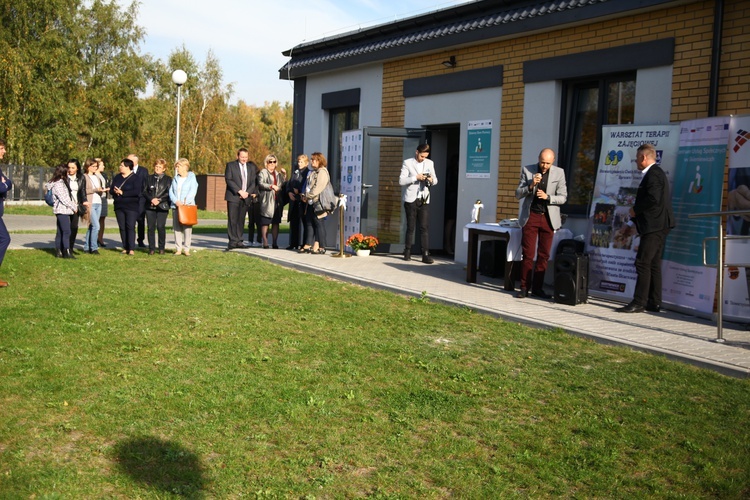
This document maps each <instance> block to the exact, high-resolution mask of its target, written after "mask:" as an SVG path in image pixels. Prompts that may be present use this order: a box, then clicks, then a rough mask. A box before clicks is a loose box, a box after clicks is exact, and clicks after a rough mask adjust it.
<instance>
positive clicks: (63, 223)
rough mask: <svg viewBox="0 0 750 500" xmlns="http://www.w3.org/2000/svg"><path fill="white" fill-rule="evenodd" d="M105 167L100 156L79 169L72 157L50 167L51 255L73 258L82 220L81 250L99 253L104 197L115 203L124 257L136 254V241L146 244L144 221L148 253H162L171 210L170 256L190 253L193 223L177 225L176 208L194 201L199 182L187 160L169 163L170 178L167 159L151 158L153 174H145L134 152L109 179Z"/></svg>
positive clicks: (105, 210) (106, 208)
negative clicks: (172, 238) (54, 227)
mask: <svg viewBox="0 0 750 500" xmlns="http://www.w3.org/2000/svg"><path fill="white" fill-rule="evenodd" d="M105 168H106V166H105V164H104V161H103V160H102V159H101V158H92V159H88V160H86V161H85V162H84V164H83V169H81V164H80V162H79V161H78V160H77V159H75V158H72V159H70V160H68V161H67V162H66V163H63V164H61V165H58V166H57V167H55V172H54V174H53V175H52V179H51V180H50V181H49V183H47V186H46V188H47V189H48V190H50V191H51V193H52V212H53V213H54V214H55V218H56V224H57V233H56V234H55V254H56V256H57V257H59V258H66V259H75V241H76V238H77V236H78V228H79V223H80V221H83V222H84V224H86V234H85V236H84V243H83V251H84V252H85V253H89V254H92V255H99V248H100V247H105V246H106V244H105V242H104V229H105V220H106V217H107V215H108V212H109V199H111V200H112V202H113V205H114V211H115V217H116V219H117V225H118V227H119V230H120V241H121V242H122V253H123V254H124V255H135V249H136V245H137V246H138V247H141V248H146V243H145V239H146V236H145V234H146V227H145V221H146V220H148V253H149V255H154V254H155V253H156V252H158V253H159V254H162V255H163V254H165V253H166V249H165V246H166V222H167V216H168V214H169V210H170V209H172V210H173V212H174V221H173V226H172V227H173V230H174V234H175V255H181V254H183V253H184V255H190V240H191V233H192V226H186V225H183V224H181V223H180V221H179V218H178V217H177V209H176V208H177V207H179V206H180V205H195V196H196V195H197V194H198V181H197V179H196V177H195V174H194V173H193V172H190V162H189V161H188V160H187V159H185V158H180V159H179V160H178V161H177V162H176V163H175V164H174V168H175V175H174V178H172V177H170V176H169V175H167V174H166V171H167V161H166V160H164V159H161V158H160V159H158V160H156V161H155V162H154V164H153V173H152V174H149V173H148V171H147V169H146V168H145V167H141V166H140V165H139V164H138V156H136V155H134V154H131V155H128V156H127V157H126V158H123V160H122V161H121V162H120V165H119V167H118V173H117V174H116V175H114V176H113V177H112V179H111V180H110V179H108V178H107V175H106V173H105ZM157 235H158V238H157ZM136 241H137V243H136Z"/></svg>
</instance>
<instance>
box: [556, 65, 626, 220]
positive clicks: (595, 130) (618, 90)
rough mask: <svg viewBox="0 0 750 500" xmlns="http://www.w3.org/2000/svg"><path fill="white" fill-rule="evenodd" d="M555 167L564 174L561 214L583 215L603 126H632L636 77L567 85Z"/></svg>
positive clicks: (610, 78)
mask: <svg viewBox="0 0 750 500" xmlns="http://www.w3.org/2000/svg"><path fill="white" fill-rule="evenodd" d="M563 103H564V106H563V117H562V119H563V121H562V123H563V124H564V127H563V129H562V130H561V134H562V136H561V144H562V147H561V148H560V149H561V151H560V158H559V160H558V164H560V165H562V166H563V167H564V168H565V170H566V178H567V181H568V202H567V205H566V206H565V207H564V210H565V211H566V212H568V213H571V214H586V213H587V210H588V205H589V203H590V202H591V196H592V194H593V191H594V183H595V181H596V170H597V165H598V164H599V152H600V149H601V144H602V125H616V124H628V123H633V119H634V116H635V73H628V74H622V75H616V76H610V77H603V78H598V79H586V80H576V81H569V82H566V85H565V87H564V97H563Z"/></svg>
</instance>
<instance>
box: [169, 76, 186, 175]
mask: <svg viewBox="0 0 750 500" xmlns="http://www.w3.org/2000/svg"><path fill="white" fill-rule="evenodd" d="M172 81H173V82H174V84H175V85H177V140H176V141H175V146H174V161H175V162H177V160H179V159H180V100H181V98H182V92H181V91H182V86H183V85H184V84H185V82H186V81H187V73H185V72H184V71H182V70H181V69H178V70H175V71H174V73H172Z"/></svg>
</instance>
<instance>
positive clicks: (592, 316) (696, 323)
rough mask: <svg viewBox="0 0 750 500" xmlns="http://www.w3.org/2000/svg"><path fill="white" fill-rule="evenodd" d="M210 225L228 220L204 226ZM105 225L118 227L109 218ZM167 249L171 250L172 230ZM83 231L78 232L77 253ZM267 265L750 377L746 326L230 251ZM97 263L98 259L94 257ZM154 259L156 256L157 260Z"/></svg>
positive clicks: (13, 222)
mask: <svg viewBox="0 0 750 500" xmlns="http://www.w3.org/2000/svg"><path fill="white" fill-rule="evenodd" d="M4 220H5V223H6V225H7V226H8V229H9V230H10V231H11V232H12V233H13V231H24V230H31V231H39V230H50V229H51V230H54V224H55V222H54V219H53V218H52V217H45V216H13V215H6V216H5V217H4ZM201 223H202V224H205V225H214V224H225V223H226V221H223V220H217V221H201ZM107 227H117V223H116V222H115V221H114V219H112V220H111V221H110V220H108V221H107ZM167 235H168V236H167V245H168V247H169V246H173V244H174V243H173V242H174V239H173V236H172V234H171V231H168V232H167ZM54 236H55V235H54V233H50V234H39V233H15V234H11V238H12V242H11V248H12V249H19V248H21V249H22V248H26V249H33V248H52V247H54V243H53V242H54ZM82 238H83V232H81V234H79V238H78V242H79V245H78V246H79V248H80V244H81V241H82ZM105 241H106V242H107V248H116V247H118V246H119V238H118V237H117V235H116V234H114V233H112V234H108V235H107V237H105ZM226 244H227V239H226V235H224V234H207V235H202V234H195V235H193V250H204V249H207V250H223V249H224V248H226ZM286 245H287V236H286V235H282V236H281V237H280V246H281V247H282V248H284V247H285V246H286ZM232 251H233V252H239V253H243V254H246V255H248V256H254V257H258V258H261V259H265V260H267V261H269V262H273V263H275V264H278V265H281V266H284V267H288V268H292V269H296V270H298V271H302V272H306V273H314V274H319V275H324V276H329V277H332V278H335V279H339V280H342V281H347V282H352V283H356V284H359V285H362V286H368V287H373V288H380V289H385V290H390V291H393V292H395V293H399V294H405V295H410V296H415V297H419V296H421V295H422V293H423V292H425V293H426V296H427V297H428V298H429V299H430V300H432V301H436V302H442V303H446V304H453V305H458V306H465V307H470V308H472V309H474V310H477V311H480V312H483V313H485V314H491V315H493V316H497V317H501V318H503V319H505V320H507V321H513V322H518V323H524V324H527V325H531V326H534V327H538V328H556V327H559V328H562V329H564V330H566V331H567V332H569V333H571V334H574V335H579V336H582V337H586V338H590V339H593V340H595V341H597V342H601V343H606V344H614V345H623V346H628V347H631V348H634V349H637V350H641V351H645V352H650V353H654V354H660V355H664V356H667V357H669V358H672V359H676V360H680V361H683V362H686V363H690V364H693V365H696V366H700V367H703V368H708V369H712V370H715V371H718V372H720V373H723V374H725V375H730V376H733V377H739V378H750V329H749V328H748V325H747V324H736V323H729V322H726V321H725V322H724V339H725V342H724V343H717V342H715V341H714V339H715V338H716V325H715V322H713V321H710V320H706V319H702V318H697V317H694V316H689V315H685V314H681V313H677V312H674V311H662V312H661V313H659V314H654V313H642V314H622V313H617V312H615V309H616V308H617V307H619V306H620V305H621V304H618V303H614V302H609V301H606V300H602V299H597V298H589V301H588V303H586V304H579V305H576V306H568V305H563V304H556V303H554V302H552V301H545V300H540V299H536V298H528V299H523V300H520V299H516V298H515V297H514V294H512V293H511V292H508V291H505V290H504V289H503V283H502V280H501V279H496V278H489V277H486V276H482V275H478V277H477V283H475V284H471V283H467V282H466V270H465V267H464V266H463V265H462V264H457V263H454V262H453V261H452V260H448V259H441V258H436V261H435V263H434V264H432V265H427V264H422V263H421V262H420V261H419V260H412V261H411V262H405V261H404V260H403V259H402V258H401V256H400V255H392V254H390V255H389V254H374V255H371V256H370V257H364V258H363V257H351V258H336V257H332V256H331V253H330V252H329V253H327V254H325V255H310V254H298V253H297V252H292V251H286V250H273V249H261V248H258V247H253V248H246V249H242V250H232ZM92 258H93V257H92ZM154 258H159V257H158V256H156V257H154Z"/></svg>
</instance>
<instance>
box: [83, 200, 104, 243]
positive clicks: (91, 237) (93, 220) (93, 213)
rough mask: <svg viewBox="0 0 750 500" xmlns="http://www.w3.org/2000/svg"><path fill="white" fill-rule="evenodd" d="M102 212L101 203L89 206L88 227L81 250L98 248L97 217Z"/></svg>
mask: <svg viewBox="0 0 750 500" xmlns="http://www.w3.org/2000/svg"><path fill="white" fill-rule="evenodd" d="M101 213H102V206H101V204H93V205H91V206H90V207H89V228H88V229H87V230H86V237H85V238H84V240H83V251H84V252H89V251H90V252H93V251H94V250H99V243H98V239H99V217H100V215H101Z"/></svg>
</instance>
